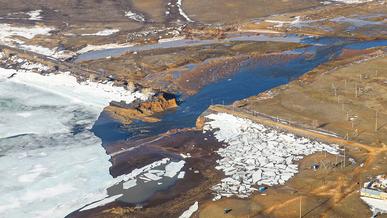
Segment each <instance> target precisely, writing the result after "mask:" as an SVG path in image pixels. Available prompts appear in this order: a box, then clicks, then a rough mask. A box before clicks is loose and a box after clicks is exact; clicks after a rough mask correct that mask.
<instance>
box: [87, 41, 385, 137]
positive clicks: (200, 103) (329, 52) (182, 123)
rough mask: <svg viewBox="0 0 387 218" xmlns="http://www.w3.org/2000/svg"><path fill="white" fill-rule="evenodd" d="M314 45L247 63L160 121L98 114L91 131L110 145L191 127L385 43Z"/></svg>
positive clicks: (162, 114)
mask: <svg viewBox="0 0 387 218" xmlns="http://www.w3.org/2000/svg"><path fill="white" fill-rule="evenodd" d="M315 42H316V43H318V44H320V45H319V46H310V47H307V48H302V49H296V50H293V52H285V55H281V56H278V57H277V58H275V57H274V58H273V59H271V60H270V61H268V60H266V59H264V60H261V61H258V62H255V63H250V64H247V65H246V67H242V68H241V70H240V71H239V72H236V73H234V74H233V75H231V76H229V77H226V78H223V79H222V80H218V81H217V82H214V83H212V84H209V85H207V86H206V87H204V88H203V89H202V90H200V91H199V92H198V93H197V94H195V95H193V96H188V97H186V98H184V99H182V103H181V105H180V106H179V107H178V108H176V109H172V110H169V111H167V112H164V113H161V114H159V115H158V116H159V117H160V118H161V121H160V122H157V123H146V122H142V121H136V122H134V123H132V124H130V125H128V126H123V125H120V124H119V123H117V122H116V121H111V119H109V118H108V117H107V115H106V114H101V116H100V118H99V119H98V120H97V122H96V123H95V125H94V127H93V131H94V133H95V134H96V135H97V136H98V137H100V138H101V139H102V141H103V143H104V144H109V143H112V142H114V141H117V140H129V139H138V138H141V137H146V136H154V135H157V134H160V133H164V132H167V131H168V130H171V129H177V128H187V127H194V125H195V122H196V119H197V117H198V116H199V115H200V114H201V113H202V112H203V111H205V110H206V109H207V108H208V107H209V106H210V105H213V104H231V103H233V102H234V101H237V100H241V99H244V98H247V97H249V96H253V95H257V94H259V93H261V92H263V91H266V90H268V89H271V88H274V87H277V86H280V85H283V84H286V83H288V82H289V81H291V80H294V79H296V78H298V77H299V76H301V75H303V74H304V73H306V72H308V71H310V70H312V69H313V68H315V67H317V66H318V65H320V64H323V63H325V62H327V61H329V60H331V59H333V58H335V57H337V56H338V55H339V54H340V53H341V51H342V49H344V48H350V49H365V48H371V47H377V46H385V45H387V40H376V41H369V42H368V41H366V42H359V41H352V40H349V39H346V40H345V39H341V38H321V39H318V40H315ZM292 54H299V55H298V56H297V57H296V58H286V55H289V56H290V55H292ZM209 73H210V72H209Z"/></svg>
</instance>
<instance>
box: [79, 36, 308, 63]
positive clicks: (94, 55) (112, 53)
mask: <svg viewBox="0 0 387 218" xmlns="http://www.w3.org/2000/svg"><path fill="white" fill-rule="evenodd" d="M306 38H308V37H301V36H298V35H283V36H269V35H264V34H261V35H251V34H233V35H232V37H230V38H226V39H206V40H199V39H179V40H173V41H166V42H160V43H155V44H148V45H140V46H131V47H122V48H111V49H103V50H96V51H89V52H86V53H83V54H80V55H78V56H77V57H76V58H75V60H74V61H75V62H82V61H90V60H97V59H101V58H106V57H117V56H120V55H122V54H124V53H126V52H138V51H147V50H153V49H164V48H179V47H187V46H200V45H211V44H218V43H227V42H236V41H254V42H295V43H298V42H302V41H303V40H304V39H306Z"/></svg>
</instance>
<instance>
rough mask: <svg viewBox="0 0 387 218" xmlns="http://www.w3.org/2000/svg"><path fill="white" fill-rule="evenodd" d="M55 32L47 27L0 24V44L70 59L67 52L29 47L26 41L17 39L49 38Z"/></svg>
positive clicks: (34, 46)
mask: <svg viewBox="0 0 387 218" xmlns="http://www.w3.org/2000/svg"><path fill="white" fill-rule="evenodd" d="M53 30H55V29H54V28H52V27H47V26H38V25H36V26H30V27H24V26H12V25H10V24H1V23H0V44H3V45H7V46H10V47H16V48H19V49H23V50H27V51H31V52H35V53H38V54H41V55H45V56H50V57H55V58H68V57H71V56H72V54H70V53H67V52H66V51H57V49H56V48H47V47H43V46H39V45H29V44H26V42H25V41H23V40H21V39H18V38H17V37H23V38H26V39H27V40H29V39H32V38H34V37H35V36H37V35H45V36H49V35H50V32H51V31H53Z"/></svg>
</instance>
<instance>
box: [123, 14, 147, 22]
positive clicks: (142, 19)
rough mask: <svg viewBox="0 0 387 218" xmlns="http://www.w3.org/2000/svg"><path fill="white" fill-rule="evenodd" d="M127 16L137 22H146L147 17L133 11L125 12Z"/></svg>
mask: <svg viewBox="0 0 387 218" xmlns="http://www.w3.org/2000/svg"><path fill="white" fill-rule="evenodd" d="M125 16H126V17H128V18H129V19H131V20H134V21H137V22H145V17H144V16H143V15H141V14H136V13H134V12H132V11H125Z"/></svg>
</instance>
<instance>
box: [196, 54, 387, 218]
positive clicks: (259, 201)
mask: <svg viewBox="0 0 387 218" xmlns="http://www.w3.org/2000/svg"><path fill="white" fill-rule="evenodd" d="M385 60H386V59H385V56H384V49H383V48H381V50H380V49H371V50H369V51H363V52H362V53H360V54H359V53H357V54H354V53H351V52H349V53H344V54H343V55H342V57H341V58H339V59H337V60H334V61H331V62H328V63H327V64H323V65H321V66H319V67H317V68H316V69H314V70H312V71H311V72H309V73H307V74H305V75H304V76H302V77H301V78H300V79H298V80H295V81H293V82H291V83H289V84H287V85H284V86H280V87H278V88H275V89H272V90H270V91H268V92H264V93H262V94H260V95H258V96H255V97H250V98H248V99H246V100H243V101H239V102H235V103H234V104H233V105H230V106H213V107H210V108H209V110H208V111H207V112H206V113H204V114H203V117H205V116H206V115H207V114H211V113H228V114H232V115H234V116H237V117H242V118H246V119H249V120H252V121H254V122H257V123H259V124H263V125H265V126H271V127H274V128H276V129H280V130H283V131H286V132H291V133H295V134H297V135H299V136H304V137H308V138H314V139H316V140H319V141H324V142H328V143H334V144H339V145H341V146H344V147H343V148H344V149H345V156H343V153H341V155H340V156H339V158H338V157H335V156H330V155H327V154H315V155H311V156H309V157H306V158H305V160H303V161H301V163H300V165H299V166H300V169H302V170H301V171H300V173H299V174H297V175H296V176H295V177H294V178H293V179H291V180H290V181H289V182H287V183H286V185H285V186H278V187H273V188H269V190H268V191H267V192H266V193H265V194H264V195H260V194H259V193H257V194H255V195H254V197H252V198H251V199H248V200H238V201H236V200H234V199H225V200H220V201H218V202H208V203H206V204H205V205H203V206H202V207H200V209H199V211H200V213H199V216H202V215H203V216H208V215H211V216H213V217H217V215H216V214H218V213H220V211H221V208H222V207H230V208H236V210H237V211H235V212H234V213H233V214H231V216H241V215H242V214H246V215H247V214H248V215H253V214H256V215H257V214H260V215H265V216H275V217H288V216H289V212H290V213H291V214H293V215H294V216H297V215H298V214H299V213H300V210H299V205H300V204H302V208H303V209H302V211H301V214H303V215H304V216H306V215H308V216H314V215H316V216H317V215H318V216H321V215H327V216H336V215H337V214H340V216H352V215H354V214H356V215H359V214H362V215H360V216H364V217H365V216H371V214H372V213H371V210H369V209H366V208H367V205H366V204H365V203H364V202H362V201H361V199H360V195H359V192H358V191H359V190H360V188H361V184H362V181H364V180H366V179H367V178H368V177H372V176H375V175H378V174H380V173H383V172H384V171H385V170H386V169H385V155H386V153H387V150H386V146H385V142H386V140H385V139H384V138H380V137H379V136H378V135H379V131H380V135H381V136H382V137H383V135H385V134H384V133H383V132H384V131H385V129H384V127H383V125H381V126H379V127H378V128H377V129H374V128H375V126H374V125H375V120H373V119H370V117H369V116H366V118H365V119H361V116H364V113H366V111H367V110H371V111H374V110H375V109H376V108H378V105H379V106H380V107H382V106H381V105H382V104H383V103H382V102H383V101H381V99H383V98H381V97H380V96H381V94H371V93H368V94H367V97H365V96H364V95H363V96H362V95H361V94H360V92H359V93H358V96H356V93H355V91H356V90H351V92H349V93H348V92H347V95H345V94H346V92H345V89H344V85H343V86H339V85H338V84H339V80H341V81H345V80H346V81H347V86H348V87H349V86H350V85H349V84H350V81H353V80H356V82H357V84H358V86H359V87H362V86H365V84H366V86H367V87H368V88H369V90H373V91H376V90H378V91H379V90H381V92H383V93H384V91H382V90H383V87H382V86H379V85H378V84H380V83H379V82H378V81H384V73H381V72H382V71H383V70H382V68H383V66H385V65H386V63H385ZM345 63H346V64H345ZM357 72H358V73H359V74H358V73H357ZM375 72H378V74H377V76H376V74H375ZM359 75H362V76H361V77H359ZM366 75H367V76H366ZM371 75H373V77H371ZM355 77H357V78H356V79H355ZM333 83H334V84H336V88H337V90H336V93H335V90H334V87H333V88H332V84H333ZM324 84H326V85H324ZM343 84H344V83H343ZM323 86H325V88H320V87H323ZM332 89H333V90H332ZM296 90H300V91H296ZM301 90H302V93H301ZM319 90H321V91H320V93H319V94H317V93H318V92H319ZM352 91H353V92H352ZM335 94H336V95H335ZM349 95H350V96H351V97H350V96H349ZM292 96H294V97H296V98H297V100H294V99H293V100H292ZM306 96H307V97H306ZM337 96H342V98H341V99H343V100H344V99H346V100H351V103H348V101H347V102H346V103H345V107H344V109H347V110H351V111H355V109H354V107H356V109H357V111H356V113H357V114H356V115H357V116H356V121H357V122H355V126H354V127H351V124H349V126H350V127H348V128H352V131H356V128H362V131H361V132H362V134H365V136H364V135H363V136H362V135H361V134H359V135H356V136H353V135H351V137H349V138H348V137H347V136H346V135H345V134H342V133H343V132H346V131H347V130H346V126H345V125H337V124H336V123H332V122H329V123H327V124H326V125H313V124H315V123H318V124H319V123H320V124H321V123H326V121H324V120H323V119H329V118H332V117H335V113H336V111H339V112H340V113H342V111H341V109H342V107H341V105H340V104H339V107H338V106H335V108H334V109H333V108H332V109H329V105H330V104H338V103H337ZM358 98H363V99H361V100H360V99H358ZM364 98H365V99H364ZM303 99H308V101H307V103H306V104H307V106H306V105H303V103H304V102H305V101H304V100H303ZM312 99H316V100H315V103H313V102H312ZM324 99H325V100H324ZM288 101H289V102H291V103H289V104H288V103H286V102H288ZM317 102H318V103H317ZM371 102H372V103H371ZM315 104H321V105H324V106H317V107H311V105H315ZM290 105H291V106H292V107H295V108H297V110H290V109H287V110H286V112H285V111H284V112H281V111H283V110H284V109H285V108H287V107H288V106H290ZM371 105H372V108H368V107H370V106H371ZM327 107H328V108H327ZM359 108H360V109H362V110H359ZM304 109H310V110H311V112H312V111H313V113H308V110H304ZM326 109H328V110H329V113H328V112H327V113H325V112H323V111H322V110H326ZM361 111H363V113H359V112H361ZM382 111H383V110H382ZM379 113H380V114H378V115H379V116H378V120H379V121H380V122H381V123H384V121H381V120H383V119H384V115H383V112H379ZM362 114H363V115H362ZM311 116H313V119H311V118H310V117H311ZM289 117H291V118H292V119H289ZM351 117H354V116H351ZM351 117H349V118H351ZM349 118H348V120H347V121H346V122H349V123H351V120H349ZM338 119H339V118H334V120H335V121H336V122H338ZM343 119H344V120H345V119H347V118H346V117H344V118H343ZM360 119H361V120H362V121H361V122H360V121H359V120H360ZM305 120H309V121H310V122H305ZM313 120H315V121H314V122H312V121H313ZM365 120H367V122H368V124H367V123H366V122H365ZM205 122H206V121H205V120H203V118H202V119H201V122H199V123H205ZM224 125H226V124H224ZM335 125H336V127H335ZM332 126H333V127H332ZM347 126H348V125H347ZM367 126H369V128H368V130H367V128H366V127H367ZM359 132H360V131H359ZM372 134H373V135H372ZM369 135H371V136H369ZM367 136H368V137H367ZM320 158H321V159H320ZM344 159H345V160H344ZM338 160H339V162H338ZM316 163H318V165H319V167H320V168H319V169H318V170H315V171H313V170H312V169H310V166H312V165H313V164H316ZM337 163H339V164H337ZM330 164H332V165H331V166H330ZM359 184H360V185H359ZM338 189H340V190H338ZM253 204H254V205H258V206H255V207H253V208H252V207H245V208H244V207H243V206H242V205H253ZM221 205H222V206H221ZM354 205H356V206H355V208H357V209H356V210H354V209H353V208H354ZM351 208H352V209H351ZM360 208H361V209H360ZM281 211H287V213H286V214H284V213H281Z"/></svg>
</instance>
